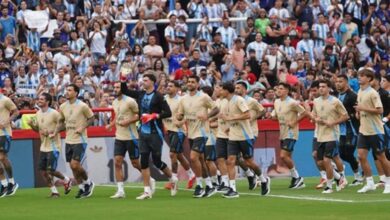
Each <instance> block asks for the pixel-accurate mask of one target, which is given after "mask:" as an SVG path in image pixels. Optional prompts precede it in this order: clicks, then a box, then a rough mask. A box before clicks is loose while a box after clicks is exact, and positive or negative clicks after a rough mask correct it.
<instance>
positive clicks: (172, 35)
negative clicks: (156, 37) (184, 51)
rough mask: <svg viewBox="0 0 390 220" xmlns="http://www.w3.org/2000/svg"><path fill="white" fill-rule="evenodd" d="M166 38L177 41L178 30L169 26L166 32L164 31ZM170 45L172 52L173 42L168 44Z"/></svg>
mask: <svg viewBox="0 0 390 220" xmlns="http://www.w3.org/2000/svg"><path fill="white" fill-rule="evenodd" d="M164 36H165V37H169V38H171V40H175V39H176V29H175V27H172V26H171V25H168V26H167V27H166V28H165V30H164ZM168 45H169V50H172V48H173V46H174V44H172V43H171V42H168Z"/></svg>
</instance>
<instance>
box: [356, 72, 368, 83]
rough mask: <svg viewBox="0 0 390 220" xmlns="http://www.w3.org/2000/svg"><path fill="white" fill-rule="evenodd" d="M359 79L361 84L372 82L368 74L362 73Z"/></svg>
mask: <svg viewBox="0 0 390 220" xmlns="http://www.w3.org/2000/svg"><path fill="white" fill-rule="evenodd" d="M358 79H359V84H360V85H367V84H369V83H370V78H368V77H367V76H366V75H362V74H360V75H359V77H358Z"/></svg>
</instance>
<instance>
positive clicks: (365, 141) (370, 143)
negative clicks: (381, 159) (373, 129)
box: [357, 134, 386, 154]
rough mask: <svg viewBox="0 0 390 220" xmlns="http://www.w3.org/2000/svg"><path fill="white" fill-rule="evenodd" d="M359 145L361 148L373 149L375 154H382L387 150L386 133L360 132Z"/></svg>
mask: <svg viewBox="0 0 390 220" xmlns="http://www.w3.org/2000/svg"><path fill="white" fill-rule="evenodd" d="M357 146H358V148H359V149H366V150H368V151H369V150H370V149H372V153H373V154H381V153H383V152H385V150H386V143H385V135H383V134H379V135H363V134H359V138H358V143H357Z"/></svg>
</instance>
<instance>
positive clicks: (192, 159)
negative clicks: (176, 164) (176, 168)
mask: <svg viewBox="0 0 390 220" xmlns="http://www.w3.org/2000/svg"><path fill="white" fill-rule="evenodd" d="M190 160H191V163H197V162H199V156H197V155H195V154H191V156H190Z"/></svg>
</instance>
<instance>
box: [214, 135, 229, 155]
mask: <svg viewBox="0 0 390 220" xmlns="http://www.w3.org/2000/svg"><path fill="white" fill-rule="evenodd" d="M228 141H229V139H227V138H217V141H216V143H215V150H216V152H217V158H224V159H227V152H228Z"/></svg>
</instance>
